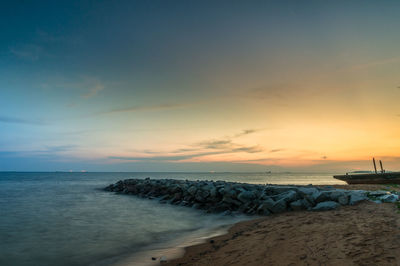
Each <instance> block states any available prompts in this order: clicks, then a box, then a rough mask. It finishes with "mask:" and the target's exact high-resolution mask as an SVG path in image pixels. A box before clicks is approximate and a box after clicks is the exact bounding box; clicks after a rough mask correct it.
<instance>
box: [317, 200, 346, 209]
mask: <svg viewBox="0 0 400 266" xmlns="http://www.w3.org/2000/svg"><path fill="white" fill-rule="evenodd" d="M339 206H340V204H339V203H337V202H335V201H325V202H320V203H318V204H317V206H315V207H314V208H312V210H313V211H328V210H333V209H336V208H338V207H339Z"/></svg>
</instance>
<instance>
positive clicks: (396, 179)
mask: <svg viewBox="0 0 400 266" xmlns="http://www.w3.org/2000/svg"><path fill="white" fill-rule="evenodd" d="M372 161H373V163H374V168H375V172H368V171H355V172H351V173H346V174H345V175H334V176H333V177H334V178H336V179H339V180H342V181H346V182H347V184H400V172H386V171H385V170H383V167H382V162H381V161H379V163H380V166H381V172H380V173H378V171H377V170H376V164H375V158H372Z"/></svg>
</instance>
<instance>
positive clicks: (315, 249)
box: [162, 186, 400, 266]
mask: <svg viewBox="0 0 400 266" xmlns="http://www.w3.org/2000/svg"><path fill="white" fill-rule="evenodd" d="M346 187H347V188H351V189H361V187H360V188H356V187H354V186H353V187H349V186H346ZM381 187H382V186H380V188H378V189H382V188H381ZM362 189H366V188H365V187H364V188H362ZM374 189H377V188H372V190H374ZM162 265H171V266H172V265H182V266H183V265H219V266H220V265H246V266H251V265H257V266H258V265H400V213H399V211H398V209H397V207H396V205H395V204H391V203H385V204H375V203H370V202H363V203H360V204H358V205H356V206H343V207H341V208H340V209H338V210H334V211H326V212H307V211H303V212H288V213H283V214H277V215H271V216H267V217H265V218H259V219H255V220H251V221H245V222H241V223H237V224H235V225H234V226H233V227H232V228H231V229H230V230H229V232H228V234H226V235H222V236H219V237H216V238H212V239H209V240H207V242H206V243H203V244H199V245H195V246H191V247H188V248H186V252H185V255H184V256H183V257H182V258H179V259H176V260H172V261H169V262H168V263H163V264H162Z"/></svg>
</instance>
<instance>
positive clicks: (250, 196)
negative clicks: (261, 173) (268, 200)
mask: <svg viewBox="0 0 400 266" xmlns="http://www.w3.org/2000/svg"><path fill="white" fill-rule="evenodd" d="M255 198H256V195H255V193H254V192H253V191H243V192H240V193H239V195H238V196H237V199H238V200H240V201H241V202H248V201H251V200H254V199H255Z"/></svg>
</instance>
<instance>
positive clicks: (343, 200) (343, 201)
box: [337, 195, 349, 205]
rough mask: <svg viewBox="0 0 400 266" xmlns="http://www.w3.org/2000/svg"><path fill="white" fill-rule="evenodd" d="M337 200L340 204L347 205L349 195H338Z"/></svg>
mask: <svg viewBox="0 0 400 266" xmlns="http://www.w3.org/2000/svg"><path fill="white" fill-rule="evenodd" d="M337 202H339V203H340V205H347V204H349V197H348V196H347V195H343V196H340V197H339V198H338V200H337Z"/></svg>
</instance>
